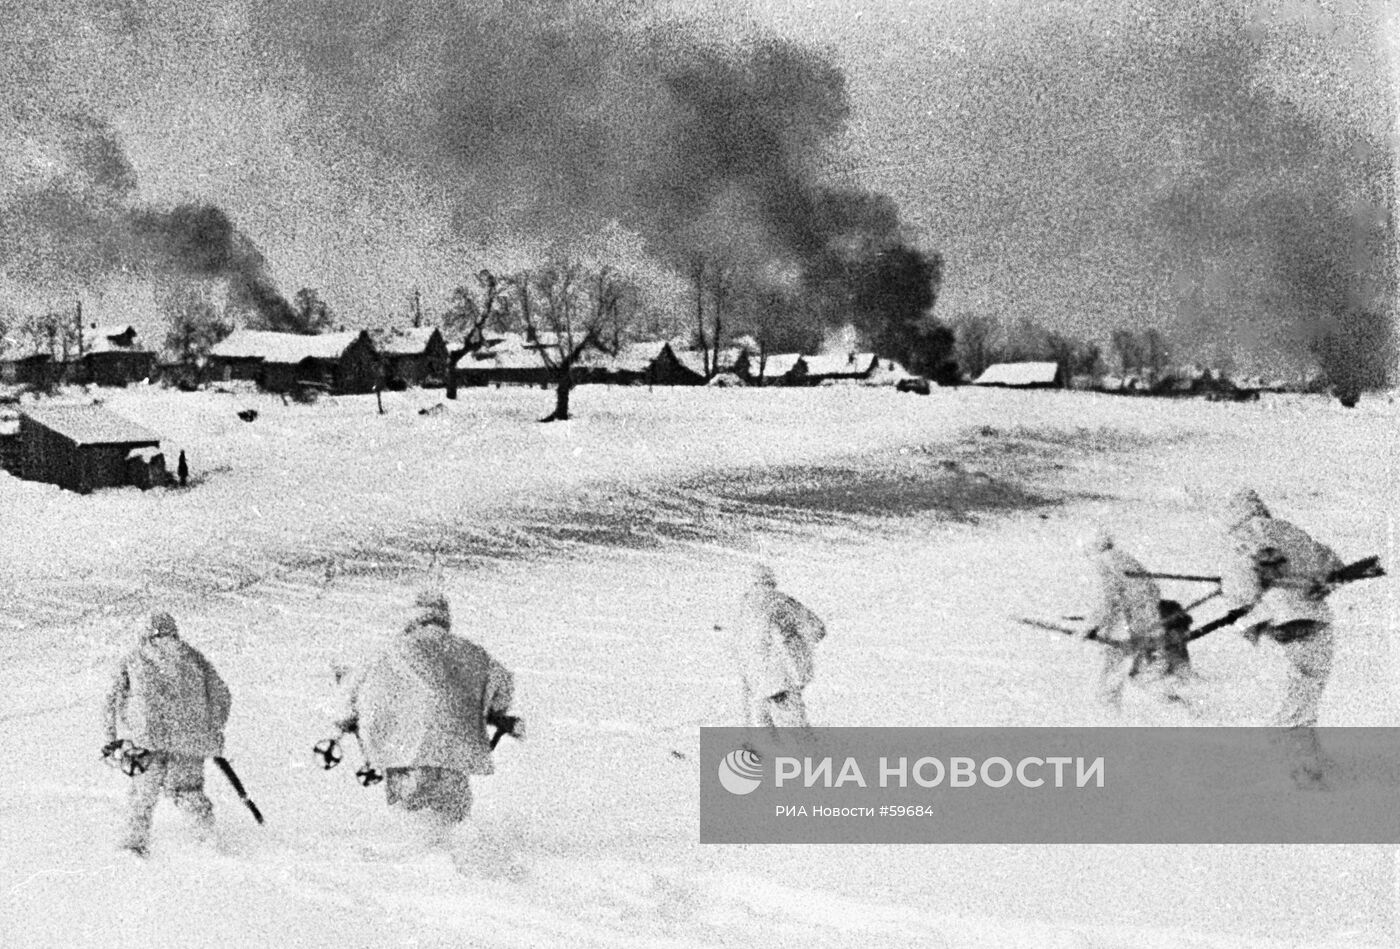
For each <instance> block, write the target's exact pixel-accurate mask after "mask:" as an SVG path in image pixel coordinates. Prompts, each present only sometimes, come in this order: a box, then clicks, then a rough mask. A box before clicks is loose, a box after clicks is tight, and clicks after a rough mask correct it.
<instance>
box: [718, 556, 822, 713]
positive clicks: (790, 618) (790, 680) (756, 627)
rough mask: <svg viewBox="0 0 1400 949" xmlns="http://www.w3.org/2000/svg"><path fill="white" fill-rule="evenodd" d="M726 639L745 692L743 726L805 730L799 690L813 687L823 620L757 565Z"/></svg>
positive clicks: (802, 703)
mask: <svg viewBox="0 0 1400 949" xmlns="http://www.w3.org/2000/svg"><path fill="white" fill-rule="evenodd" d="M730 633H731V648H732V649H733V650H734V654H735V659H736V662H737V664H738V667H739V677H740V680H741V685H742V689H743V703H744V719H745V721H744V724H745V725H746V726H748V727H750V728H767V729H773V728H803V729H806V728H808V727H809V722H808V720H807V706H806V703H805V702H804V700H803V697H802V690H803V689H805V688H806V687H807V685H808V684H809V683H811V681H812V676H813V672H814V655H813V653H814V651H815V649H816V645H817V643H819V642H821V641H822V640H823V639H824V638H825V637H826V626H825V624H823V623H822V621H821V619H819V618H818V617H817V615H816V614H815V613H813V612H812V611H811V610H810V609H808V608H807V607H806V606H803V605H802V604H801V603H799V602H798V601H797V600H796V599H794V598H793V597H791V596H788V595H787V594H786V593H782V592H780V591H779V590H778V581H777V578H776V576H775V575H774V573H773V571H772V569H771V568H770V567H768V566H766V565H763V564H759V565H757V566H756V567H755V568H754V576H753V582H752V583H751V584H750V586H749V587H748V589H746V590H745V591H744V594H743V596H742V597H741V599H740V602H739V608H738V611H737V615H736V616H735V618H734V621H733V624H732V629H731V630H730Z"/></svg>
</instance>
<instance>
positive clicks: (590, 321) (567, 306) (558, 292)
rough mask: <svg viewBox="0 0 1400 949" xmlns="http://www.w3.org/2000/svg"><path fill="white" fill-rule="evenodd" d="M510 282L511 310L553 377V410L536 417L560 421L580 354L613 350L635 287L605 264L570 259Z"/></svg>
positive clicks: (564, 417) (631, 312)
mask: <svg viewBox="0 0 1400 949" xmlns="http://www.w3.org/2000/svg"><path fill="white" fill-rule="evenodd" d="M509 283H510V286H511V289H512V291H513V300H514V307H513V311H514V315H515V317H516V319H518V320H519V321H520V323H521V325H522V326H523V327H524V330H525V338H526V340H527V341H528V343H529V344H530V345H531V346H532V347H533V348H534V349H535V350H536V352H538V353H539V355H540V359H541V361H542V362H543V363H544V366H545V368H546V369H547V370H548V371H549V374H550V376H551V377H552V379H553V381H554V391H555V401H554V411H553V412H552V413H550V414H549V415H547V416H545V417H544V418H542V419H540V421H542V422H562V421H565V420H567V419H568V418H569V395H570V393H571V392H572V391H573V388H574V386H575V385H577V382H578V380H577V378H576V375H575V369H576V367H577V365H578V362H579V360H580V359H581V358H582V356H583V355H584V353H586V352H588V351H589V350H594V351H597V352H603V353H608V354H611V355H615V354H616V353H617V351H618V348H619V347H620V346H621V345H622V342H623V340H624V337H625V336H626V334H627V332H628V331H629V329H630V322H631V319H632V317H633V316H634V314H635V312H636V299H635V291H634V288H633V287H632V286H631V284H630V283H629V282H628V281H627V280H626V279H625V278H624V277H623V275H622V274H621V273H619V272H618V271H617V270H615V269H614V268H612V267H610V266H607V265H603V266H600V267H598V268H597V269H588V268H586V267H585V266H584V265H583V264H581V263H579V262H577V261H572V260H569V261H563V262H555V263H551V264H548V265H546V266H544V267H541V268H540V269H538V270H533V271H530V270H525V271H521V272H520V273H517V274H515V275H514V276H512V277H510V278H509Z"/></svg>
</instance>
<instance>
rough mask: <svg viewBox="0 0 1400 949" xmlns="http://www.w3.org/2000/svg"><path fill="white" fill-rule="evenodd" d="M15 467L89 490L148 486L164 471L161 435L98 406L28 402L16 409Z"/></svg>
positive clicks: (32, 475)
mask: <svg viewBox="0 0 1400 949" xmlns="http://www.w3.org/2000/svg"><path fill="white" fill-rule="evenodd" d="M19 441H20V450H19V469H20V470H19V471H17V472H15V473H16V474H18V475H19V476H20V477H22V478H27V479H28V480H30V481H46V482H48V483H49V484H56V485H58V486H59V487H61V488H67V489H68V490H70V491H78V492H82V493H84V494H85V493H87V492H89V491H95V490H97V489H99V488H119V487H124V486H126V485H129V484H135V485H137V486H139V487H149V486H150V484H151V483H152V482H153V481H156V480H159V479H158V478H153V477H152V474H151V471H152V469H153V468H155V467H157V466H158V467H159V468H160V470H161V472H163V471H164V465H165V459H164V458H163V457H161V455H160V454H159V452H158V451H156V450H157V449H159V448H160V436H158V435H156V434H155V433H154V432H151V431H149V430H147V429H145V428H142V427H141V426H140V425H137V424H136V423H135V422H132V421H130V420H129V419H126V418H123V417H122V416H120V415H117V414H116V413H115V412H112V411H111V410H109V409H106V408H103V407H102V406H100V405H28V406H25V407H24V408H22V409H20V414H19Z"/></svg>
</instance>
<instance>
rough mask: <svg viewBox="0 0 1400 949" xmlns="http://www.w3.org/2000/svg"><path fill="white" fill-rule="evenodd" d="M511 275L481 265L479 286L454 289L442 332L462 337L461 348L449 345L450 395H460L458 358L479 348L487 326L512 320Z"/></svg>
mask: <svg viewBox="0 0 1400 949" xmlns="http://www.w3.org/2000/svg"><path fill="white" fill-rule="evenodd" d="M509 291H510V278H501V277H498V276H496V275H495V274H494V273H492V272H491V271H490V270H487V269H485V268H482V269H481V270H478V271H477V273H476V287H475V288H473V287H471V286H469V285H467V284H459V285H458V286H457V288H456V289H454V290H453V291H452V305H451V307H449V308H448V310H447V312H446V313H444V314H443V315H442V320H441V324H442V331H443V336H445V337H448V338H452V339H455V338H460V339H461V340H462V345H461V348H460V349H454V348H453V347H452V346H451V345H450V344H449V345H448V347H447V397H448V398H449V399H455V398H457V373H456V366H457V361H458V360H459V359H461V358H462V357H463V356H465V355H466V354H467V353H469V352H472V351H473V350H476V349H480V348H481V344H482V342H483V340H484V338H485V331H486V328H487V327H488V326H497V327H504V326H505V325H507V324H508V322H509V320H510V309H511V299H510V296H509Z"/></svg>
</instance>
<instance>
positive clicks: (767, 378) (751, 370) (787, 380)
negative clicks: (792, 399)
mask: <svg viewBox="0 0 1400 949" xmlns="http://www.w3.org/2000/svg"><path fill="white" fill-rule="evenodd" d="M733 372H734V374H735V375H737V376H738V377H739V378H741V379H743V380H744V381H745V382H747V383H748V384H749V385H755V386H775V385H801V384H802V382H803V379H804V378H805V377H806V375H807V363H806V357H804V356H803V355H802V354H800V353H773V354H770V355H768V356H762V355H758V354H755V353H750V352H747V351H746V352H744V353H743V354H742V355H740V356H739V358H738V360H737V361H736V362H735V363H734V368H733Z"/></svg>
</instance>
